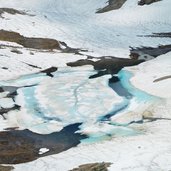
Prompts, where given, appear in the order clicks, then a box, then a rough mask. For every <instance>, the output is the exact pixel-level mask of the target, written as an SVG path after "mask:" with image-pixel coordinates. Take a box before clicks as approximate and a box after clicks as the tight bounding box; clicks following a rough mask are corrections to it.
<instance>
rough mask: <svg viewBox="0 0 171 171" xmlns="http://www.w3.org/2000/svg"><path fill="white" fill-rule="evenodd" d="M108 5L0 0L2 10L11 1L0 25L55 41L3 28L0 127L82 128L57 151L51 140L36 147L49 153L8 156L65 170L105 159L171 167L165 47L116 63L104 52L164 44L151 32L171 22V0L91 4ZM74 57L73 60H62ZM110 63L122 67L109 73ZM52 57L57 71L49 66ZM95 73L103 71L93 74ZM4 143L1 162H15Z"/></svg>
mask: <svg viewBox="0 0 171 171" xmlns="http://www.w3.org/2000/svg"><path fill="white" fill-rule="evenodd" d="M105 6H106V0H29V1H28V0H0V9H1V10H0V12H1V11H3V8H8V10H5V11H6V12H2V13H0V30H6V31H10V34H11V35H13V34H14V32H15V34H17V33H19V34H21V35H22V36H23V37H22V38H23V39H29V38H32V37H34V38H36V39H37V38H43V39H49V38H50V39H54V40H55V41H56V40H57V42H58V43H59V44H60V48H58V49H55V48H54V49H53V48H52V49H51V48H49V49H37V48H29V47H24V46H22V44H23V42H20V41H21V40H20V39H19V40H18V39H17V38H11V39H10V38H8V41H5V38H4V37H5V35H4V36H3V38H2V37H1V36H0V130H1V131H4V130H5V131H7V130H11V129H16V130H18V131H19V132H20V131H21V130H24V129H28V130H30V131H33V135H34V136H33V137H30V138H33V139H34V138H35V139H34V140H36V135H38V134H41V135H51V133H52V134H53V133H58V132H59V134H62V133H61V130H63V129H65V128H66V127H67V126H69V125H72V124H80V126H79V128H78V129H77V131H76V132H77V134H79V135H82V134H84V135H86V136H88V137H86V138H85V139H81V141H80V144H79V145H78V146H76V147H74V148H71V149H69V150H67V151H63V152H62V153H60V154H56V153H57V152H55V147H54V146H53V145H52V144H51V141H50V143H49V146H45V147H44V148H42V149H46V151H45V152H43V153H45V154H46V153H47V154H54V155H53V156H46V157H42V154H37V153H36V154H35V156H34V157H35V158H39V157H42V158H39V159H37V160H35V161H32V162H30V163H24V164H17V165H14V168H15V170H16V171H20V170H24V171H37V170H39V169H41V170H42V171H43V170H44V171H46V170H50V171H53V170H54V171H68V170H71V169H73V168H76V167H78V166H79V165H81V164H86V163H95V162H111V163H112V165H111V166H110V168H109V170H110V171H122V170H125V171H134V170H135V171H161V170H164V171H169V170H170V169H171V165H170V163H171V151H170V149H171V146H170V144H171V141H170V139H171V131H170V130H171V124H170V122H171V115H170V114H171V88H170V87H171V79H170V77H171V52H168V53H166V54H163V55H161V56H157V57H156V58H155V59H154V57H153V56H150V58H149V59H152V60H149V61H145V62H143V61H140V62H143V63H141V64H139V65H136V66H131V67H125V68H122V67H123V66H129V65H126V64H125V63H126V62H125V63H124V60H123V59H121V60H123V64H122V65H121V64H120V63H119V62H117V58H116V63H115V64H114V66H111V65H112V64H110V63H109V62H108V61H110V59H111V58H112V57H114V56H115V57H119V58H120V57H122V58H129V54H130V47H134V48H136V47H141V46H144V47H158V46H159V45H170V44H171V43H170V42H171V41H170V38H169V37H163V38H160V37H150V36H149V35H152V34H153V33H166V32H171V30H170V26H171V18H170V17H169V16H170V15H171V1H170V0H162V1H159V2H156V3H152V4H150V5H144V6H139V5H138V0H127V1H126V2H125V3H124V4H123V6H122V7H121V8H119V9H117V10H111V11H109V12H106V13H96V12H97V10H98V9H100V8H103V7H105ZM11 8H12V9H15V10H18V11H17V12H16V11H15V10H11V11H10V9H11ZM13 11H15V12H14V13H15V14H13ZM147 35H148V36H147ZM11 37H12V36H11ZM15 39H16V40H15ZM23 39H22V41H23ZM34 40H35V39H34ZM35 41H37V40H35ZM18 42H20V43H19V44H18ZM37 42H38V41H37ZM34 43H35V42H34ZM39 43H40V42H39ZM145 55H146V54H145ZM104 56H107V57H104ZM111 56H112V57H111ZM98 57H101V58H98ZM102 57H103V58H102ZM81 59H86V60H87V61H88V62H87V61H86V60H81ZM80 60H81V61H80ZM101 60H102V61H103V62H104V63H103V62H101ZM132 60H138V59H132ZM146 60H147V59H146ZM75 61H77V62H76V63H78V64H80V65H78V66H79V67H69V66H68V64H67V63H71V62H75ZM85 61H86V62H87V63H86V62H85ZM140 62H139V63H140ZM86 64H89V65H86ZM90 65H93V66H94V67H92V66H90ZM120 65H121V66H120ZM108 66H110V67H109V69H107V67H108ZM115 66H116V68H117V67H120V69H119V72H118V73H117V74H116V75H115V77H113V78H112V79H110V78H111V75H110V74H113V73H112V72H111V70H110V69H111V68H112V67H113V68H114V69H115ZM51 67H54V68H55V71H52V72H48V71H47V70H46V69H50V68H51ZM100 67H101V68H102V69H99V68H100ZM113 68H112V69H113ZM105 69H106V70H105ZM96 73H98V74H99V75H100V74H101V73H105V74H101V75H100V76H101V77H98V78H94V77H92V78H94V79H90V78H89V77H90V76H92V75H93V76H94V75H96ZM106 73H107V75H106ZM98 74H97V75H98ZM9 132H10V131H9ZM36 133H38V134H36ZM7 135H8V133H7ZM25 136H26V135H25ZM7 137H8V136H7ZM3 138H4V137H3ZM3 138H2V141H4V139H3ZM64 140H65V139H64ZM0 141H1V137H0ZM18 141H19V140H17V141H16V142H17V143H16V144H17V145H18V144H19V143H20V142H19V143H18ZM72 141H73V140H71V142H70V143H71V144H72ZM22 143H23V142H22ZM22 143H21V144H22ZM67 143H68V142H67V140H66V144H67ZM13 144H15V143H13ZM51 145H52V148H51ZM62 146H65V145H62ZM73 146H74V145H73ZM8 147H9V148H10V145H9V146H8ZM17 147H18V146H17ZM21 147H22V145H21ZM35 148H36V145H35ZM11 149H12V151H14V152H15V153H16V151H15V149H13V148H11ZM0 150H2V151H3V152H2V153H0V163H1V164H8V163H15V160H14V161H13V160H10V159H6V162H5V163H3V162H2V158H3V155H4V154H5V152H4V151H5V149H4V144H3V143H2V144H0ZM25 150H26V148H25ZM51 150H52V151H51ZM26 151H27V150H26ZM39 151H40V152H41V149H39ZM48 152H50V153H48ZM60 152H61V151H60ZM15 153H14V156H15ZM10 154H11V153H10ZM26 154H27V153H25V155H26ZM12 155H13V154H12ZM26 156H27V155H26ZM17 157H18V156H17ZM35 158H31V159H29V160H28V161H31V160H34V159H35ZM166 159H167V160H166ZM128 160H129V161H128ZM16 163H17V162H16ZM18 163H22V160H21V161H20V162H18Z"/></svg>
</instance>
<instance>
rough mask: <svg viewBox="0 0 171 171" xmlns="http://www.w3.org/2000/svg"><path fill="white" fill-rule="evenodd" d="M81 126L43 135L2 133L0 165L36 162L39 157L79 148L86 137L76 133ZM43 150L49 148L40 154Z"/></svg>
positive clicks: (26, 132) (71, 126) (28, 132)
mask: <svg viewBox="0 0 171 171" xmlns="http://www.w3.org/2000/svg"><path fill="white" fill-rule="evenodd" d="M79 126H80V124H73V125H69V126H67V127H65V128H64V129H62V130H61V131H60V132H55V133H51V134H48V135H41V134H36V133H33V132H31V131H29V130H21V131H19V130H17V131H15V130H12V131H6V132H0V137H1V138H0V151H1V153H0V164H18V163H24V162H29V161H33V160H36V159H37V158H39V157H43V156H47V155H52V154H57V153H60V152H62V151H65V150H67V149H69V148H71V147H74V146H77V145H78V144H79V143H80V140H81V139H84V138H86V136H85V135H80V134H78V133H75V132H76V131H77V130H79V128H78V127H79ZM41 148H47V149H49V151H47V152H46V153H44V154H39V150H40V149H41Z"/></svg>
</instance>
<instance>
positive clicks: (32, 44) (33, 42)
mask: <svg viewBox="0 0 171 171" xmlns="http://www.w3.org/2000/svg"><path fill="white" fill-rule="evenodd" d="M0 40H1V41H8V42H14V43H17V44H19V45H22V46H24V47H25V48H33V49H43V50H53V49H61V48H60V44H59V42H58V41H57V40H55V39H48V38H32V37H31V38H30V37H24V36H22V35H20V34H19V33H16V32H12V31H6V30H0Z"/></svg>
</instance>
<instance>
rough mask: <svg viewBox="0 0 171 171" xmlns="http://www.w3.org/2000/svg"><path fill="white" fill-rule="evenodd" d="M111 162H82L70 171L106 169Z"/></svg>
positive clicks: (99, 170) (102, 170)
mask: <svg viewBox="0 0 171 171" xmlns="http://www.w3.org/2000/svg"><path fill="white" fill-rule="evenodd" d="M110 165H111V163H104V162H103V163H92V164H84V165H81V166H79V168H75V169H73V170H70V171H108V169H107V168H108V167H110Z"/></svg>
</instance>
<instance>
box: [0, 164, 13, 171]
mask: <svg viewBox="0 0 171 171" xmlns="http://www.w3.org/2000/svg"><path fill="white" fill-rule="evenodd" d="M13 169H14V167H12V166H2V165H0V171H11V170H13Z"/></svg>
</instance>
